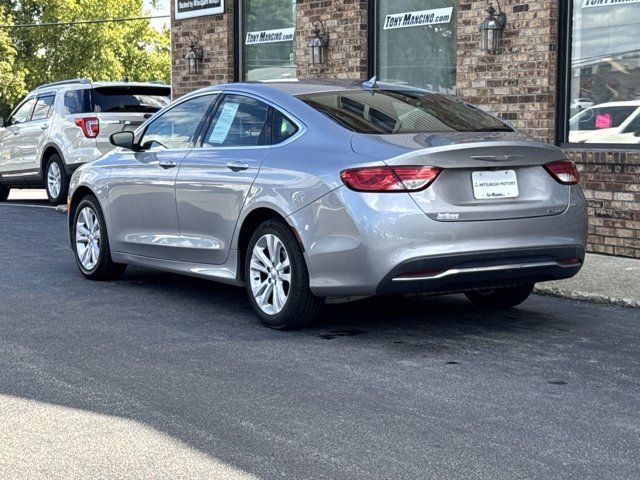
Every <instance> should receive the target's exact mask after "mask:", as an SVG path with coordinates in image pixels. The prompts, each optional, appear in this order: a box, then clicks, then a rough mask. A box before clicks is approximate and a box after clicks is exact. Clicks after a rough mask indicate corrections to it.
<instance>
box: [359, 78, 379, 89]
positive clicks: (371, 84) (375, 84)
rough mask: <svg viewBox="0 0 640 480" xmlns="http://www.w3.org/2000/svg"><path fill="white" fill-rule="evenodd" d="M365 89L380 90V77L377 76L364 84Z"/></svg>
mask: <svg viewBox="0 0 640 480" xmlns="http://www.w3.org/2000/svg"><path fill="white" fill-rule="evenodd" d="M362 86H363V87H364V88H378V77H376V76H375V75H374V76H373V77H371V78H370V79H369V80H367V81H366V82H364V83H363V84H362Z"/></svg>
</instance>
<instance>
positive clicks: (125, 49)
mask: <svg viewBox="0 0 640 480" xmlns="http://www.w3.org/2000/svg"><path fill="white" fill-rule="evenodd" d="M2 6H4V7H5V9H7V10H8V11H10V12H11V13H12V16H13V18H14V21H15V23H16V24H29V23H37V24H44V23H50V22H51V23H56V22H77V21H81V20H92V19H107V18H109V19H113V18H131V17H140V16H146V15H148V13H147V12H146V11H145V9H144V6H143V3H142V0H47V1H46V2H43V1H42V0H0V7H2ZM8 33H9V35H10V36H11V40H12V41H13V43H14V45H15V50H16V55H15V60H14V63H15V64H14V68H16V69H17V71H27V72H28V75H27V76H26V79H25V81H26V85H25V86H26V88H27V90H31V89H33V88H34V87H36V86H37V85H40V84H43V83H47V82H53V81H57V80H65V79H69V78H78V77H80V78H88V79H90V80H94V81H98V80H120V79H122V78H123V77H125V76H126V77H127V78H128V79H129V80H131V81H147V80H163V81H166V82H168V81H169V76H170V62H171V60H170V40H169V31H168V29H167V28H164V29H163V30H162V31H158V30H157V29H155V28H154V27H153V26H152V25H151V22H150V21H149V20H136V21H126V22H109V23H93V24H76V25H59V26H40V27H25V28H14V29H9V30H8ZM0 45H2V41H1V40H0Z"/></svg>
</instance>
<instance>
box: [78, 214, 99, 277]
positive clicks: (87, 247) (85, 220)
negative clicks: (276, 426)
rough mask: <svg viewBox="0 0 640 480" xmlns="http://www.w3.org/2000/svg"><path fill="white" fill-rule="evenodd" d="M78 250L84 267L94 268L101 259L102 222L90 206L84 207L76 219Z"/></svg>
mask: <svg viewBox="0 0 640 480" xmlns="http://www.w3.org/2000/svg"><path fill="white" fill-rule="evenodd" d="M76 252H77V253H78V259H79V260H80V263H81V264H82V266H83V268H85V269H86V270H87V271H91V270H93V269H94V268H95V267H96V265H97V264H98V260H99V259H100V222H99V221H98V217H97V215H96V213H95V212H94V211H93V209H91V208H90V207H84V208H83V209H82V210H81V211H80V214H79V215H78V219H77V220H76Z"/></svg>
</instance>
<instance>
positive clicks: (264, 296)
mask: <svg viewBox="0 0 640 480" xmlns="http://www.w3.org/2000/svg"><path fill="white" fill-rule="evenodd" d="M249 273H250V275H251V278H250V282H251V292H252V293H253V298H254V299H255V301H256V303H257V305H258V307H259V308H260V310H262V311H263V312H264V313H266V314H267V315H277V314H278V313H280V312H281V311H282V309H283V308H284V306H285V305H286V303H287V300H288V298H289V292H290V291H291V262H290V260H289V253H288V252H287V249H286V248H285V247H284V244H283V243H282V241H280V239H279V238H278V237H277V236H276V235H273V234H271V233H268V234H266V235H263V236H262V237H260V239H259V240H258V241H257V242H256V244H255V246H254V247H253V251H252V252H251V263H250V265H249Z"/></svg>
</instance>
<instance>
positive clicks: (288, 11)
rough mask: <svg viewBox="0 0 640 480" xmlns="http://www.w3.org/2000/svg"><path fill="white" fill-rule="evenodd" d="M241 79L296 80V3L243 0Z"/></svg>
mask: <svg viewBox="0 0 640 480" xmlns="http://www.w3.org/2000/svg"><path fill="white" fill-rule="evenodd" d="M239 3H240V5H241V8H240V16H241V23H242V31H241V33H240V39H239V40H240V42H239V43H240V63H241V68H240V79H241V80H245V81H259V80H286V79H295V78H296V59H295V39H294V37H295V25H296V1H295V0H240V2H239Z"/></svg>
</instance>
